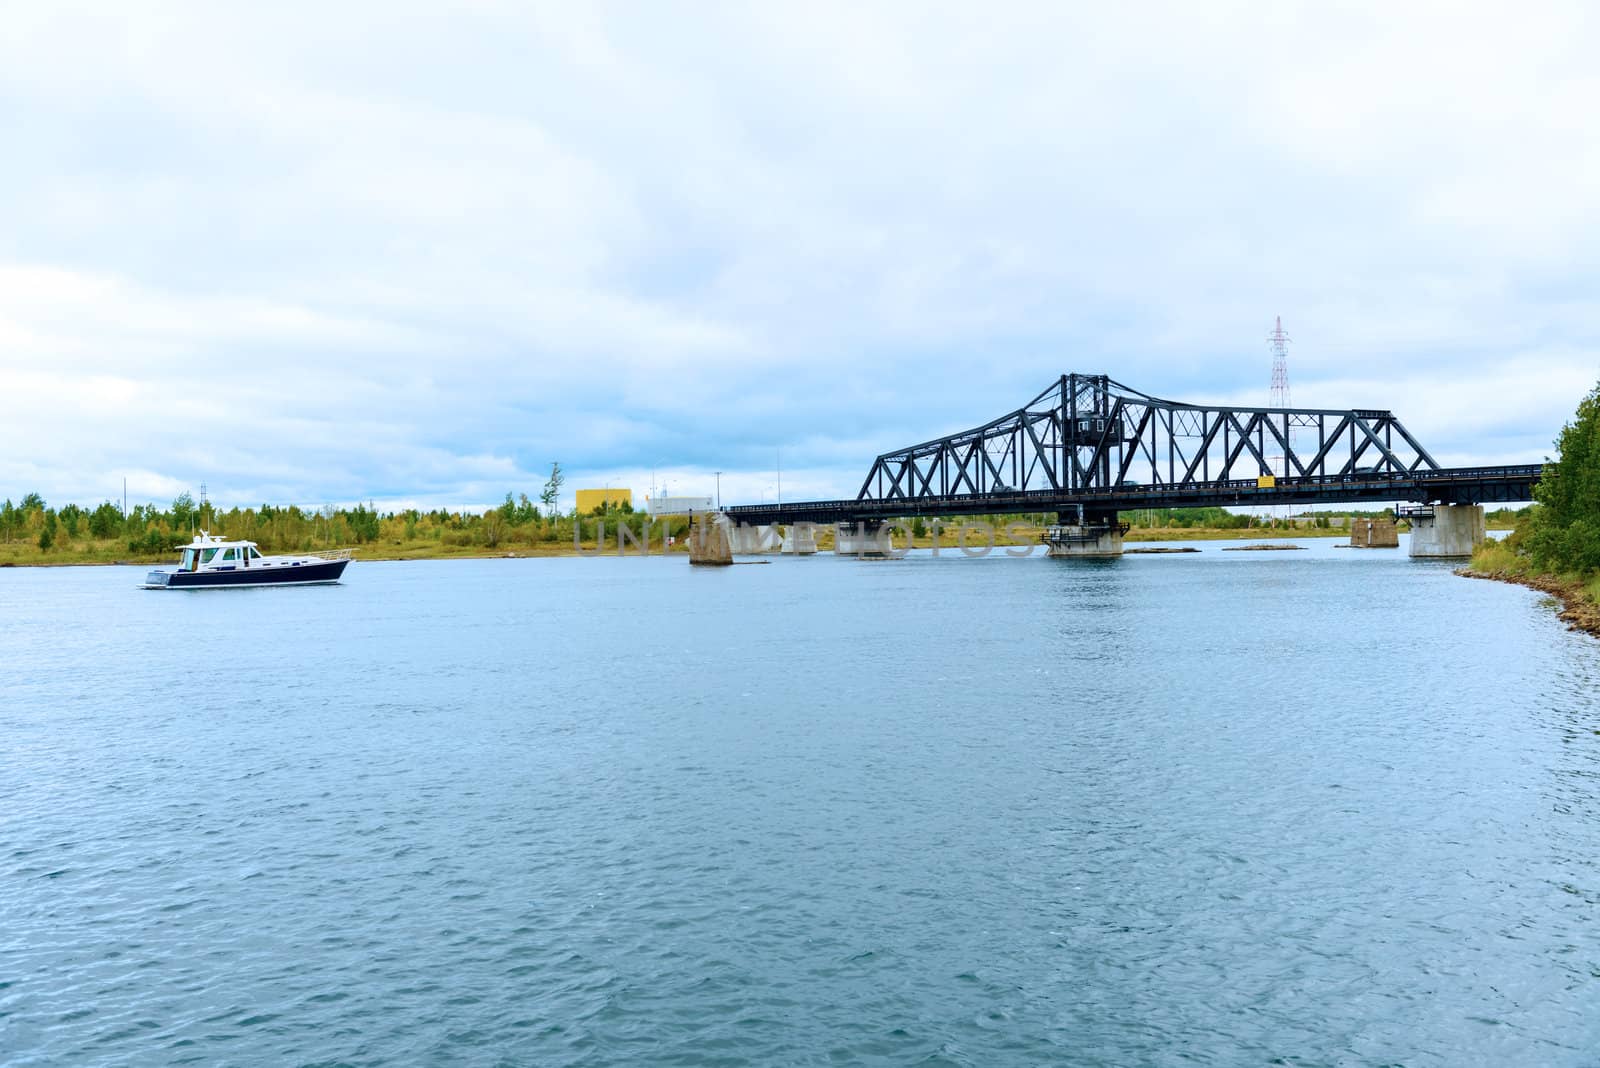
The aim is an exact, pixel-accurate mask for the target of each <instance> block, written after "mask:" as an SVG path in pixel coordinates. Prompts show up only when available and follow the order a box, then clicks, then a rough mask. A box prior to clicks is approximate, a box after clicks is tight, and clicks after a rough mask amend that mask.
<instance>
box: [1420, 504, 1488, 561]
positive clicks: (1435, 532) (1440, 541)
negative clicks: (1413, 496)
mask: <svg viewBox="0 0 1600 1068" xmlns="http://www.w3.org/2000/svg"><path fill="white" fill-rule="evenodd" d="M1409 518H1410V519H1411V555H1412V556H1414V557H1419V558H1439V557H1459V556H1471V555H1472V550H1474V549H1476V548H1477V547H1478V545H1479V544H1480V543H1481V542H1482V541H1483V539H1484V538H1485V537H1486V536H1487V535H1486V534H1485V533H1484V525H1483V505H1481V504H1435V505H1433V506H1432V507H1429V508H1418V509H1415V510H1413V511H1411V512H1410V513H1409Z"/></svg>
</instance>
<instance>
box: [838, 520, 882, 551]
mask: <svg viewBox="0 0 1600 1068" xmlns="http://www.w3.org/2000/svg"><path fill="white" fill-rule="evenodd" d="M889 531H890V527H889V525H888V524H887V523H874V522H870V521H869V522H865V523H835V524H834V525H833V551H834V552H835V553H837V554H838V555H840V556H862V557H872V558H882V557H886V556H892V555H894V542H893V541H892V540H891V539H890V537H889Z"/></svg>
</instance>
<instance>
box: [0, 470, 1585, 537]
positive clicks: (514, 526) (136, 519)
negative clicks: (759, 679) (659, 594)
mask: <svg viewBox="0 0 1600 1068" xmlns="http://www.w3.org/2000/svg"><path fill="white" fill-rule="evenodd" d="M1547 477H1548V476H1547ZM1565 484H1566V485H1572V484H1573V483H1571V482H1568V483H1565ZM1576 496H1579V497H1581V493H1580V494H1577V495H1576ZM1307 514H1309V515H1310V518H1311V520H1312V525H1314V526H1318V527H1326V526H1328V525H1329V520H1330V518H1332V517H1335V516H1340V515H1343V516H1347V517H1348V516H1392V515H1393V513H1392V512H1391V511H1390V510H1388V509H1384V510H1382V511H1374V512H1364V511H1344V512H1315V513H1303V514H1302V517H1301V518H1302V519H1303V518H1304V517H1305V515H1307ZM1516 514H1518V513H1514V512H1512V511H1511V510H1510V509H1502V510H1500V511H1499V512H1491V513H1490V514H1489V516H1488V518H1489V521H1490V522H1491V523H1493V522H1495V521H1496V520H1497V519H1509V518H1510V517H1511V516H1513V515H1516ZM1122 517H1123V518H1124V519H1126V520H1128V521H1129V522H1131V523H1133V524H1134V525H1135V526H1140V527H1146V528H1149V527H1155V528H1167V529H1199V530H1242V529H1245V528H1248V527H1265V526H1282V525H1287V524H1286V522H1285V521H1284V520H1280V519H1274V518H1272V517H1265V518H1263V517H1260V516H1253V515H1243V514H1236V513H1234V512H1230V511H1227V510H1226V509H1223V508H1158V509H1150V510H1145V509H1139V510H1136V511H1129V512H1124V513H1122ZM967 518H968V520H978V519H987V521H989V522H990V523H991V524H992V525H993V526H995V527H996V528H997V529H1000V528H1004V527H1006V526H1007V525H1009V524H1012V523H1019V522H1020V523H1028V524H1033V525H1037V526H1046V525H1048V524H1050V523H1053V522H1055V514H1054V513H1050V512H1046V513H1038V514H1033V515H995V516H988V517H983V516H971V517H967ZM959 521H960V520H957V519H946V520H944V521H943V525H944V527H945V528H946V529H951V528H953V526H954V524H956V523H958V522H959ZM931 522H932V521H931V520H924V519H912V520H910V522H909V526H910V528H911V530H912V533H913V534H914V535H915V536H917V537H919V538H920V537H923V536H925V535H926V534H927V533H928V532H929V531H930V530H931ZM601 524H604V527H605V531H606V537H607V539H614V538H615V537H616V536H617V530H618V528H619V527H627V528H628V530H629V531H630V532H631V533H632V534H633V535H634V536H635V537H636V538H638V539H640V540H641V541H642V540H643V539H644V535H645V532H646V527H647V526H648V527H649V528H650V535H651V538H652V540H653V541H655V542H656V543H657V544H659V541H660V539H661V538H662V537H663V536H664V535H673V536H678V535H681V534H683V532H684V531H685V530H686V529H687V526H688V521H687V520H686V519H684V518H674V519H670V520H666V521H656V522H655V523H654V524H652V523H651V520H650V519H649V518H648V517H647V516H645V515H644V514H643V513H640V512H635V511H634V510H633V508H632V507H631V506H630V505H627V504H623V505H620V506H615V505H611V506H606V507H605V508H604V509H601V508H596V509H595V510H594V511H593V512H591V513H589V514H586V515H583V516H579V515H578V514H577V513H576V512H575V511H568V512H566V513H557V512H556V511H555V509H554V508H553V507H545V508H541V507H540V506H539V505H538V504H536V503H534V502H533V501H532V500H530V499H529V498H528V496H527V494H512V493H507V494H506V497H505V501H504V502H502V503H501V504H500V505H498V506H497V507H494V508H491V509H488V510H487V511H485V512H483V513H481V514H480V513H474V512H464V511H455V512H451V511H446V510H445V509H442V508H441V509H434V510H432V511H421V510H419V509H415V508H411V509H406V510H404V511H391V512H383V511H379V510H378V509H376V508H375V507H373V506H371V505H360V504H358V505H356V506H355V507H353V508H351V507H334V506H332V505H328V506H324V507H322V508H312V509H306V508H301V507H299V506H298V505H288V506H276V505H270V504H263V505H261V506H260V507H259V508H242V509H241V508H230V509H228V510H227V511H218V510H216V509H214V508H212V507H211V506H209V505H207V506H204V514H202V506H201V505H199V504H197V503H196V502H195V500H194V498H192V497H191V496H190V495H189V494H187V493H185V494H182V495H181V496H179V497H178V498H177V499H176V500H174V501H173V502H172V503H171V504H170V505H168V506H167V507H165V508H163V507H161V506H160V505H156V504H141V505H137V506H136V507H134V508H133V509H132V510H131V511H129V512H128V514H127V515H126V516H124V515H123V514H122V510H121V509H120V508H118V507H117V506H116V505H114V504H112V503H111V502H110V501H103V502H101V503H100V504H99V505H97V506H95V507H94V508H84V507H81V506H79V505H76V504H66V505H62V506H61V507H60V508H52V507H51V506H50V505H48V504H47V503H46V502H45V500H44V498H43V497H41V496H40V495H39V494H37V493H30V494H28V495H27V496H26V497H23V498H22V501H21V503H18V504H13V503H12V502H11V500H10V499H7V500H6V501H4V502H3V503H0V545H13V546H14V545H16V544H18V543H19V542H20V543H26V544H30V545H36V546H37V547H38V548H39V549H41V550H43V551H45V552H49V551H51V550H52V549H53V548H54V549H57V550H60V549H64V548H66V547H68V546H73V545H76V546H78V547H80V548H96V549H97V551H101V548H102V547H104V546H106V545H107V543H115V544H118V545H125V546H126V548H127V551H128V552H129V553H133V554H137V555H142V556H156V555H160V554H163V553H168V552H171V550H172V549H173V547H174V546H176V545H177V544H179V543H181V542H186V541H188V540H189V539H190V538H191V537H192V536H193V535H194V533H195V532H196V531H198V530H201V529H205V530H209V531H211V532H212V533H214V534H225V535H227V536H228V537H231V538H243V539H245V540H248V541H253V542H256V543H257V544H258V545H260V546H261V548H262V549H263V550H264V551H266V552H293V551H302V550H310V549H319V548H329V547H335V546H349V545H355V546H359V545H366V544H369V543H373V542H386V543H390V544H395V545H416V544H419V543H421V544H426V543H433V544H438V545H441V546H447V547H453V548H466V547H472V546H479V547H482V548H487V549H496V548H500V547H501V546H516V545H528V546H532V545H539V544H547V543H556V542H562V543H565V542H570V541H572V540H573V537H574V533H576V535H577V537H578V538H579V539H581V540H582V541H585V542H588V541H592V540H593V539H594V538H595V537H596V535H597V532H598V528H599V526H600V525H601ZM1579 529H1580V531H1582V530H1583V529H1584V528H1582V527H1581V526H1580V528H1579ZM1561 544H1562V547H1564V546H1565V544H1566V543H1565V542H1562V543H1561ZM1573 544H1588V542H1587V540H1586V537H1584V536H1579V537H1578V538H1577V540H1576V541H1574V543H1573ZM1554 545H1555V543H1554V541H1553V540H1552V539H1551V538H1550V537H1549V536H1545V537H1543V539H1542V540H1541V541H1540V542H1539V547H1540V549H1541V550H1543V551H1545V553H1546V554H1547V555H1548V554H1550V553H1553V552H1554V551H1555V549H1554V548H1550V547H1552V546H1554Z"/></svg>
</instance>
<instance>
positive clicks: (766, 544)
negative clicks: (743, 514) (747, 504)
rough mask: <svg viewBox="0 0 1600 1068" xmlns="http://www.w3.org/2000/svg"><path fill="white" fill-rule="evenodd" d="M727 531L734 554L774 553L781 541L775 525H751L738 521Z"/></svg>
mask: <svg viewBox="0 0 1600 1068" xmlns="http://www.w3.org/2000/svg"><path fill="white" fill-rule="evenodd" d="M728 533H729V541H730V545H731V547H732V550H733V554H734V555H735V556H755V555H758V554H760V553H775V552H777V551H778V548H779V546H780V545H781V544H782V541H783V539H782V537H781V536H780V535H779V534H778V528H777V527H775V526H757V527H753V526H751V525H750V524H748V523H740V524H738V525H737V526H734V527H732V528H731V529H730V530H729V532H728Z"/></svg>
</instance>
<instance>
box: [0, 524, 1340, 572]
mask: <svg viewBox="0 0 1600 1068" xmlns="http://www.w3.org/2000/svg"><path fill="white" fill-rule="evenodd" d="M958 525H959V524H958V523H957V521H951V522H950V523H949V524H948V525H946V526H945V527H944V529H943V530H942V531H941V532H940V534H939V539H938V545H939V548H941V549H954V548H956V547H957V542H956V528H957V526H958ZM993 531H994V534H993V537H994V541H993V544H994V545H995V546H996V547H998V548H1011V547H1019V546H1026V545H1039V544H1040V543H1041V540H1042V538H1043V535H1044V528H1043V527H1040V526H1035V525H1030V524H1018V525H1015V526H1010V527H1008V526H1007V525H1004V524H996V525H995V526H994V527H993ZM607 535H608V537H607V539H606V544H605V546H604V551H606V552H608V553H615V552H616V549H617V543H616V531H615V530H614V529H613V530H608V531H607ZM1348 536H1349V534H1348V532H1347V531H1344V530H1340V529H1338V528H1328V529H1319V528H1314V527H1313V528H1307V529H1298V528H1297V529H1293V530H1289V529H1272V528H1263V527H1245V528H1227V529H1221V528H1202V527H1172V528H1168V527H1139V526H1135V527H1133V528H1132V529H1130V530H1129V531H1128V534H1127V537H1126V538H1125V539H1124V540H1125V541H1127V542H1153V541H1225V540H1257V539H1268V540H1270V539H1284V538H1345V537H1348ZM895 537H896V544H901V540H900V539H902V538H904V532H903V530H902V531H901V532H897V534H896V535H895ZM816 540H817V547H818V549H819V550H822V551H824V552H826V551H828V550H831V549H832V548H833V528H832V527H827V526H824V527H818V528H817V531H816ZM967 544H968V545H969V546H973V547H976V546H981V545H986V544H989V540H988V535H987V534H986V533H985V532H984V531H983V528H981V527H980V528H979V529H978V530H977V531H969V532H968V534H967ZM912 547H913V548H918V549H931V548H933V547H934V538H933V535H932V534H931V533H926V534H923V535H922V536H921V537H918V538H914V539H912ZM327 548H331V546H327ZM598 548H599V547H597V546H596V545H595V542H594V539H592V538H590V539H587V540H585V541H584V542H583V543H582V550H581V551H582V552H584V553H593V552H596V551H597V550H598ZM687 548H688V547H687V543H686V542H685V541H683V540H682V539H680V540H679V542H678V544H677V545H675V546H673V547H672V548H671V549H669V550H666V551H667V552H670V553H684V552H686V551H687ZM293 551H294V550H284V553H285V555H289V554H292V553H293ZM579 551H580V550H577V549H574V548H573V545H572V542H571V541H570V540H568V541H549V542H535V543H532V544H528V543H526V542H520V541H519V542H516V543H507V542H502V543H501V544H499V545H496V546H487V545H450V544H446V543H444V542H442V541H439V540H436V539H417V540H412V541H395V540H389V539H385V540H379V541H374V542H368V543H366V544H364V545H359V546H356V547H355V552H356V558H357V559H358V560H482V559H497V558H502V557H509V556H514V557H545V556H576V555H579ZM637 551H638V550H637V549H635V548H633V547H632V546H630V547H629V552H630V553H635V552H637ZM650 551H651V553H653V554H658V555H659V554H660V553H661V552H662V551H663V548H662V545H661V541H660V538H659V537H657V538H654V539H652V541H651V544H650ZM177 558H178V553H177V549H176V548H174V549H172V550H170V551H168V552H162V553H155V554H150V553H138V552H130V551H129V550H128V544H127V542H126V541H125V540H122V539H116V538H112V539H102V540H95V539H87V538H79V539H74V540H72V541H66V540H65V539H63V540H62V541H59V542H57V543H56V545H54V546H53V547H52V548H50V549H48V550H42V549H40V548H39V547H38V546H37V545H36V544H34V543H32V542H27V541H21V540H16V541H12V542H10V543H6V544H0V567H70V566H82V565H93V564H135V565H139V566H154V565H159V564H172V563H174V562H176V560H177Z"/></svg>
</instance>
